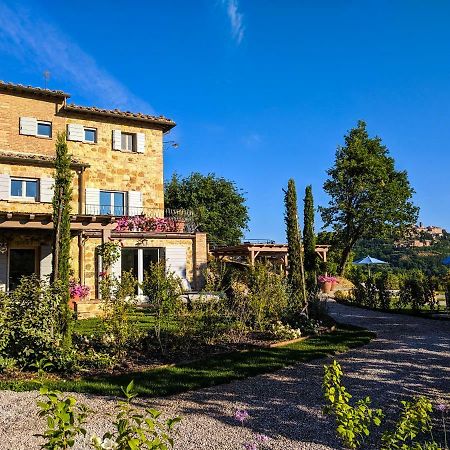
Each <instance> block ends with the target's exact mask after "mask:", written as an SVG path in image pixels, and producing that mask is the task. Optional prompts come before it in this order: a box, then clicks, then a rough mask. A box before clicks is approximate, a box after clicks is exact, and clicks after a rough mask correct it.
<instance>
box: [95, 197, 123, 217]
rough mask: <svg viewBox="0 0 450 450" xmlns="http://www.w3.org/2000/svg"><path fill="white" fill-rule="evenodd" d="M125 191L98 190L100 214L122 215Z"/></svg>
mask: <svg viewBox="0 0 450 450" xmlns="http://www.w3.org/2000/svg"><path fill="white" fill-rule="evenodd" d="M125 213H126V211H125V192H115V191H100V214H104V215H114V216H124V215H125Z"/></svg>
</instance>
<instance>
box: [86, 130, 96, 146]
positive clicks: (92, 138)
mask: <svg viewBox="0 0 450 450" xmlns="http://www.w3.org/2000/svg"><path fill="white" fill-rule="evenodd" d="M84 141H85V142H94V143H95V142H97V129H96V128H85V129H84Z"/></svg>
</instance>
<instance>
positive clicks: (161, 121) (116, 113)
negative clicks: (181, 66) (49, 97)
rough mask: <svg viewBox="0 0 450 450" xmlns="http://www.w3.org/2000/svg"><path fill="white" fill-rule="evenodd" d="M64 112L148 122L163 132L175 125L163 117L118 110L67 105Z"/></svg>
mask: <svg viewBox="0 0 450 450" xmlns="http://www.w3.org/2000/svg"><path fill="white" fill-rule="evenodd" d="M64 109H65V110H66V111H73V112H77V113H82V114H83V113H86V114H97V115H101V116H109V117H118V118H123V119H129V120H139V121H142V122H149V123H154V124H158V125H161V126H162V128H163V129H164V130H165V131H168V130H170V129H171V128H173V127H174V126H175V125H176V123H175V122H174V121H173V120H170V119H168V118H167V117H164V116H152V115H150V114H143V113H139V112H131V111H121V110H119V109H102V108H97V107H96V106H80V105H75V104H73V103H72V104H68V105H66V106H65V107H64Z"/></svg>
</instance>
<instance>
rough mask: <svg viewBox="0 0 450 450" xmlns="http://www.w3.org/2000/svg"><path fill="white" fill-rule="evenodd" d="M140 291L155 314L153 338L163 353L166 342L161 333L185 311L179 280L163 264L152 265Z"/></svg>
mask: <svg viewBox="0 0 450 450" xmlns="http://www.w3.org/2000/svg"><path fill="white" fill-rule="evenodd" d="M142 291H143V293H144V295H145V296H147V298H148V302H149V305H150V307H151V308H152V311H153V312H154V313H155V327H154V330H155V336H156V339H157V340H158V343H159V346H160V348H161V352H163V353H165V352H166V345H167V341H166V340H164V339H163V337H164V336H163V334H162V331H163V330H164V329H168V327H169V324H170V323H171V322H173V321H174V320H175V321H176V320H178V319H179V317H180V316H181V314H182V313H183V312H184V309H185V308H184V305H183V302H182V299H181V294H182V292H183V289H182V286H181V280H180V279H179V278H178V277H177V276H176V275H175V274H173V273H172V272H169V273H167V272H166V268H165V265H164V263H163V262H159V263H152V264H150V266H149V268H148V270H147V272H146V273H145V274H144V281H143V283H142Z"/></svg>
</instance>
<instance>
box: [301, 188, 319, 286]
mask: <svg viewBox="0 0 450 450" xmlns="http://www.w3.org/2000/svg"><path fill="white" fill-rule="evenodd" d="M303 249H304V254H305V272H306V285H307V288H308V290H309V291H310V292H311V291H314V289H315V287H316V285H317V254H316V235H315V234H314V199H313V194H312V186H311V185H309V186H306V189H305V198H304V200H303Z"/></svg>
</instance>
